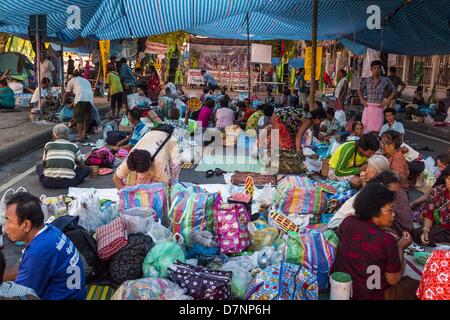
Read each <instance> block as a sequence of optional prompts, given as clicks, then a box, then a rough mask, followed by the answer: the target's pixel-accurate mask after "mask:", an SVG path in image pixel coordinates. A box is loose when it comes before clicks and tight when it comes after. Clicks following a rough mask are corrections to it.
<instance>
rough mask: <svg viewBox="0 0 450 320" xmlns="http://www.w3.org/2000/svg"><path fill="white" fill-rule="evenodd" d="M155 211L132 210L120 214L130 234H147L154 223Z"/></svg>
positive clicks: (149, 209) (144, 209)
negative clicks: (150, 225)
mask: <svg viewBox="0 0 450 320" xmlns="http://www.w3.org/2000/svg"><path fill="white" fill-rule="evenodd" d="M155 215H156V212H155V210H153V209H151V208H138V207H136V208H130V209H128V210H125V211H124V212H122V213H121V214H120V216H121V217H122V219H123V222H124V223H125V226H126V229H127V231H128V233H129V234H136V233H145V232H147V228H148V225H149V224H150V223H151V222H152V220H153V221H154V217H155Z"/></svg>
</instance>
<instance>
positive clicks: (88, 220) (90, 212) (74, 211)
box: [68, 192, 103, 232]
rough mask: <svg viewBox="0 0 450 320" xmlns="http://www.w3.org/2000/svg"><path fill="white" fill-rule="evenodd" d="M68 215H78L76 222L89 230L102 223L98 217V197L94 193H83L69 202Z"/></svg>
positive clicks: (95, 228) (96, 227) (91, 230)
mask: <svg viewBox="0 0 450 320" xmlns="http://www.w3.org/2000/svg"><path fill="white" fill-rule="evenodd" d="M68 213H69V215H70V216H79V217H80V220H79V222H78V224H79V225H80V226H82V227H83V228H85V229H86V230H88V231H90V232H95V231H96V230H97V229H98V228H99V227H101V226H102V225H103V223H102V221H101V218H100V207H99V199H98V197H97V195H96V194H95V193H92V192H91V193H83V194H80V196H79V197H78V198H76V199H75V200H73V201H72V202H71V203H70V204H69V211H68Z"/></svg>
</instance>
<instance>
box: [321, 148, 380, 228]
mask: <svg viewBox="0 0 450 320" xmlns="http://www.w3.org/2000/svg"><path fill="white" fill-rule="evenodd" d="M384 171H389V161H388V159H386V158H385V157H383V156H382V155H375V156H373V157H371V158H370V159H369V160H368V161H367V168H366V169H365V171H363V172H361V182H362V184H363V185H364V186H365V185H366V184H367V182H369V181H371V180H372V179H374V178H375V177H376V176H378V175H379V174H380V173H382V172H384ZM357 195H358V194H355V195H354V196H353V197H351V198H350V199H348V200H347V201H346V202H345V203H344V204H343V205H342V206H341V207H340V208H339V210H338V211H337V212H336V213H335V214H334V216H333V218H331V220H330V221H329V222H328V228H329V229H335V228H337V227H339V225H340V224H341V223H342V221H344V219H345V218H347V217H348V216H351V215H354V214H355V209H354V208H353V203H354V202H355V199H356V196H357Z"/></svg>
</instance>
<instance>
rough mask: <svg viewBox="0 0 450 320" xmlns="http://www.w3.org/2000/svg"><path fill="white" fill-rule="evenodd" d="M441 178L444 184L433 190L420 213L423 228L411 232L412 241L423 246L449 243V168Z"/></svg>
mask: <svg viewBox="0 0 450 320" xmlns="http://www.w3.org/2000/svg"><path fill="white" fill-rule="evenodd" d="M442 176H443V177H444V179H445V184H443V185H439V186H437V187H434V188H433V190H432V191H431V194H430V196H429V197H428V201H427V203H426V205H425V207H424V209H423V211H422V215H423V218H424V219H423V228H421V229H416V230H414V232H413V238H414V241H416V242H417V243H422V244H423V245H430V244H434V243H439V242H445V243H449V242H450V167H447V168H446V169H445V170H444V171H443V172H442Z"/></svg>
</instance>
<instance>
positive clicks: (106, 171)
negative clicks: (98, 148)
mask: <svg viewBox="0 0 450 320" xmlns="http://www.w3.org/2000/svg"><path fill="white" fill-rule="evenodd" d="M113 172H114V170H113V169H110V168H101V169H100V170H99V171H98V175H99V176H107V175H109V174H111V173H113Z"/></svg>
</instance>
